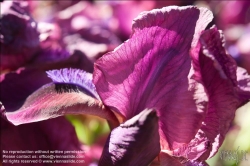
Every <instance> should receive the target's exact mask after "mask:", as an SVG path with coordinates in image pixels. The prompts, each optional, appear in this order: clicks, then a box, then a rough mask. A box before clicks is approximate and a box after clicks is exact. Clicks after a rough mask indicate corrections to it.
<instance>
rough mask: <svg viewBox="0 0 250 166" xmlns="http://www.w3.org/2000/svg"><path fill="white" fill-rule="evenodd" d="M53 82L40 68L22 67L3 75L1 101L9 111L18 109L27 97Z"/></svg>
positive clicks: (0, 88) (0, 92)
mask: <svg viewBox="0 0 250 166" xmlns="http://www.w3.org/2000/svg"><path fill="white" fill-rule="evenodd" d="M49 82H51V80H50V79H49V78H48V77H47V75H46V73H45V72H44V71H42V70H39V69H25V68H20V69H19V70H17V71H16V72H11V73H6V74H2V75H1V79H0V101H1V102H2V103H3V105H4V107H5V109H6V110H7V111H8V112H13V111H15V110H18V109H19V108H20V107H21V106H22V105H23V103H24V102H25V100H26V98H27V97H28V96H29V95H30V94H32V93H33V92H34V91H36V90H37V89H39V88H40V87H41V86H43V85H44V84H47V83H49Z"/></svg>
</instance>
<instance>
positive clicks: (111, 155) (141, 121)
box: [99, 109, 160, 166]
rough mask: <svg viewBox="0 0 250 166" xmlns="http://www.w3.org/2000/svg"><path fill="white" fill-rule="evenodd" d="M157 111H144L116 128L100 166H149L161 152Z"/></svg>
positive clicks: (109, 139)
mask: <svg viewBox="0 0 250 166" xmlns="http://www.w3.org/2000/svg"><path fill="white" fill-rule="evenodd" d="M157 122H158V118H157V115H156V111H155V110H148V109H146V110H144V111H143V112H141V113H140V114H138V115H136V116H135V117H133V118H132V119H130V120H128V121H126V122H125V123H123V124H121V125H120V126H119V127H117V128H115V129H114V130H113V131H112V132H111V135H110V137H109V138H108V140H107V142H106V145H105V147H104V150H103V154H102V157H101V159H100V161H99V166H137V165H141V166H144V165H148V164H150V163H151V162H152V161H153V160H154V158H155V157H156V156H157V155H158V154H159V152H160V143H159V134H158V123H157Z"/></svg>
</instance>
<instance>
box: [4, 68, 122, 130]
mask: <svg viewBox="0 0 250 166" xmlns="http://www.w3.org/2000/svg"><path fill="white" fill-rule="evenodd" d="M49 76H50V77H52V78H53V80H54V81H56V83H50V84H46V85H44V86H43V87H41V88H40V89H38V90H37V91H35V92H34V93H32V94H31V95H30V96H29V97H28V98H27V99H26V100H25V101H24V103H23V104H22V105H21V107H20V108H19V109H16V110H14V112H9V111H8V109H7V108H6V109H7V111H8V112H6V114H5V115H6V117H7V119H8V120H9V121H10V122H12V123H13V124H15V125H19V124H23V123H31V122H37V121H41V120H46V119H50V118H55V117H58V116H62V115H65V114H91V115H96V116H99V117H101V118H105V119H107V120H110V121H111V123H113V124H115V123H116V125H117V121H116V117H115V115H114V114H113V113H112V112H111V111H110V110H109V109H108V108H106V107H105V106H104V105H103V104H102V102H101V101H99V100H98V99H96V98H95V97H98V96H95V94H96V92H95V91H94V85H93V84H91V82H90V81H91V80H90V77H91V74H87V73H85V72H82V71H80V70H73V69H70V70H68V71H67V69H63V70H60V71H56V70H54V71H50V72H49ZM70 77H71V78H72V79H71V78H70ZM92 88H93V89H92Z"/></svg>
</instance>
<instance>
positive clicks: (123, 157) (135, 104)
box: [3, 6, 250, 166]
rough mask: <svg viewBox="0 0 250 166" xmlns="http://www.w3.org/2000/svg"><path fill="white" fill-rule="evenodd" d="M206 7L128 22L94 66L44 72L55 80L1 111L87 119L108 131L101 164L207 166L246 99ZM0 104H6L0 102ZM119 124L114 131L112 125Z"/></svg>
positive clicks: (242, 75)
mask: <svg viewBox="0 0 250 166" xmlns="http://www.w3.org/2000/svg"><path fill="white" fill-rule="evenodd" d="M212 19H213V16H212V13H211V12H210V11H209V10H207V9H205V8H197V7H193V6H186V7H176V6H171V7H165V8H162V9H154V10H152V11H148V12H143V13H141V14H140V15H139V16H138V17H137V18H135V19H134V21H133V25H132V35H131V37H130V39H129V40H127V41H125V42H124V43H123V44H122V45H120V46H119V47H117V48H116V49H115V50H114V51H112V52H109V53H107V54H105V55H103V57H101V58H100V59H98V60H97V61H96V63H95V67H94V73H93V78H92V75H91V74H89V73H86V72H84V71H82V70H78V69H62V70H52V71H48V72H47V73H48V76H49V77H50V78H52V80H53V83H50V84H47V85H44V86H43V87H41V88H40V89H38V90H37V91H36V92H34V93H33V94H31V95H30V96H29V97H28V98H27V99H26V100H25V102H24V103H23V104H22V106H21V107H20V108H18V109H17V110H15V111H13V112H9V111H8V109H7V112H6V113H5V115H6V117H7V119H8V120H9V121H11V122H12V123H13V124H15V125H19V124H23V123H30V122H36V121H41V120H46V119H49V118H54V117H58V116H61V115H65V114H92V115H96V116H99V117H102V118H105V119H107V120H108V121H109V123H110V125H111V127H112V128H114V129H113V130H112V131H111V134H110V136H109V138H108V140H107V142H106V145H105V147H104V150H103V154H102V157H101V159H100V161H99V165H101V166H106V165H119V166H121V165H126V166H128V165H131V166H137V165H149V164H150V163H151V162H152V161H153V160H154V159H155V158H156V157H157V156H158V158H156V160H155V162H156V163H157V164H159V165H205V164H206V163H204V161H205V160H206V159H208V158H210V157H212V156H214V155H215V154H216V152H217V151H218V149H219V147H220V146H221V144H222V142H223V140H224V138H225V135H226V133H227V131H228V129H229V127H230V123H231V122H232V120H233V118H234V113H235V111H236V109H237V108H239V107H240V106H242V105H243V104H245V103H246V102H248V101H249V99H250V85H249V84H250V77H249V75H248V74H247V73H246V71H245V70H244V69H242V68H237V66H236V63H235V61H234V60H233V58H232V57H231V56H230V55H228V54H227V53H226V51H225V49H224V41H223V34H222V32H221V31H219V30H218V29H217V28H216V27H215V26H213V27H211V28H210V29H206V28H207V26H208V24H209V23H210V22H211V20H212ZM3 104H4V103H3ZM117 126H118V127H117Z"/></svg>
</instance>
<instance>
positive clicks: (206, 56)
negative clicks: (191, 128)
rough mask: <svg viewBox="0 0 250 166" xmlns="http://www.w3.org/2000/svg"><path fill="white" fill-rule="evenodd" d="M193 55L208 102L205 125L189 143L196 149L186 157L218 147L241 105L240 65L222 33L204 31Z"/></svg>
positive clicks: (210, 152)
mask: <svg viewBox="0 0 250 166" xmlns="http://www.w3.org/2000/svg"><path fill="white" fill-rule="evenodd" d="M201 46H202V49H201V50H200V48H201ZM191 57H192V59H193V64H194V69H195V74H194V75H193V77H194V79H196V80H197V81H198V82H200V83H201V84H202V85H203V86H204V87H205V89H206V93H207V96H208V103H207V106H206V109H207V111H206V117H205V119H204V120H203V122H202V126H201V128H200V130H199V131H198V133H197V134H196V137H195V139H193V140H192V141H191V142H190V144H189V146H190V147H189V148H190V150H191V151H193V153H192V154H188V155H187V158H189V159H192V160H194V159H197V158H199V159H200V160H205V159H207V158H209V157H212V156H213V155H214V154H215V153H216V152H217V151H218V149H219V147H220V146H221V144H222V142H223V140H224V138H225V135H226V133H227V131H228V129H229V127H230V124H231V122H232V120H233V118H234V114H235V111H236V109H237V108H238V107H239V106H240V102H239V100H238V95H237V93H236V92H237V80H236V68H237V66H236V62H235V61H234V59H233V58H232V57H231V56H230V55H227V54H226V51H225V48H224V43H223V35H222V33H221V31H218V30H217V28H216V27H213V28H211V29H209V30H206V31H205V32H204V33H203V34H202V36H201V39H200V44H198V45H197V48H196V49H194V50H193V51H192V54H191ZM202 139H204V141H205V142H204V141H202ZM206 139H207V141H206ZM204 143H205V144H204ZM201 144H204V145H201ZM199 146H201V147H200V148H197V147H199ZM202 147H203V148H202ZM201 155H202V156H201Z"/></svg>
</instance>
